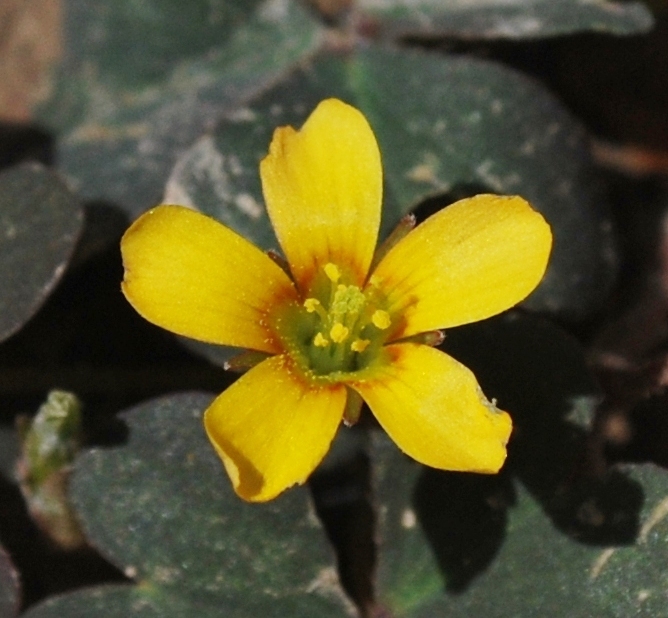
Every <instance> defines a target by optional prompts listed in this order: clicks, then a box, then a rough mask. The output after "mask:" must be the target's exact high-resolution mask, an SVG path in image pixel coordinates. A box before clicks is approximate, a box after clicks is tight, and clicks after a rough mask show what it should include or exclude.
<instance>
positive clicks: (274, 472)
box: [204, 356, 346, 502]
mask: <svg viewBox="0 0 668 618" xmlns="http://www.w3.org/2000/svg"><path fill="white" fill-rule="evenodd" d="M345 403H346V388H345V386H343V385H342V384H334V385H327V386H316V385H312V384H309V383H308V382H306V381H304V379H303V378H302V377H301V376H299V375H298V374H296V373H294V370H292V369H291V366H290V360H289V359H288V358H287V357H285V356H273V357H271V358H268V359H267V360H265V361H263V362H261V363H260V364H259V365H257V366H256V367H254V368H253V369H251V370H250V371H249V372H248V373H246V374H244V375H243V376H242V377H241V378H240V379H239V380H238V381H237V382H235V383H234V384H233V385H232V386H230V387H229V388H228V389H227V390H226V391H225V392H224V393H223V394H222V395H220V396H219V397H218V398H217V399H216V400H215V401H214V402H213V404H211V407H210V408H209V409H208V410H207V411H206V413H205V415H204V426H205V428H206V432H207V434H208V436H209V439H210V440H211V442H212V444H213V446H214V448H215V449H216V452H217V453H218V455H219V456H220V458H221V459H222V460H223V464H224V465H225V469H226V470H227V473H228V475H229V476H230V479H231V480H232V484H233V485H234V489H235V491H236V492H237V494H239V496H241V497H242V498H243V499H244V500H249V501H252V502H263V501H265V500H271V499H272V498H274V497H276V496H277V495H278V494H279V493H281V492H282V491H283V490H285V489H287V488H288V487H290V486H291V485H294V484H295V483H303V482H304V481H306V479H307V478H308V476H309V475H310V474H311V472H312V471H313V469H314V468H315V467H316V466H317V465H318V464H319V463H320V461H321V460H322V458H323V457H324V456H325V454H326V453H327V451H328V449H329V445H330V443H331V441H332V439H333V438H334V435H335V434H336V429H337V427H338V426H339V424H340V422H341V418H342V415H343V409H344V406H345Z"/></svg>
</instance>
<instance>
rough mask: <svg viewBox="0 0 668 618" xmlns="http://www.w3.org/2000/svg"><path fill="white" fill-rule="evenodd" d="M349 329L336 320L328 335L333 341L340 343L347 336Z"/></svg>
mask: <svg viewBox="0 0 668 618" xmlns="http://www.w3.org/2000/svg"><path fill="white" fill-rule="evenodd" d="M349 334H350V331H349V330H348V329H347V328H346V327H345V326H344V325H343V324H341V322H337V323H336V324H334V326H332V329H331V330H330V331H329V336H330V337H331V338H332V341H334V342H335V343H341V342H342V341H345V340H346V339H347V338H348V335H349Z"/></svg>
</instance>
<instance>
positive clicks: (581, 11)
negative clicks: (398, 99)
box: [358, 0, 653, 39]
mask: <svg viewBox="0 0 668 618" xmlns="http://www.w3.org/2000/svg"><path fill="white" fill-rule="evenodd" d="M358 7H359V10H360V12H361V13H362V14H363V15H364V16H365V17H366V18H367V19H372V20H376V21H378V22H379V26H380V27H381V28H382V29H383V30H384V31H385V32H387V33H388V34H390V35H392V36H395V37H401V36H406V35H413V36H429V37H435V36H436V37H455V38H456V37H460V38H464V39H534V38H542V37H548V36H560V35H565V34H573V33H576V32H583V31H585V32H586V31H594V32H608V33H611V34H622V35H623V34H637V33H642V32H647V31H648V30H649V29H650V28H651V27H652V25H653V19H652V15H651V13H650V12H649V10H648V9H647V8H646V7H645V6H644V5H643V4H641V3H640V2H608V1H607V0H594V1H592V0H448V1H447V2H443V1H442V0H389V1H388V0H358Z"/></svg>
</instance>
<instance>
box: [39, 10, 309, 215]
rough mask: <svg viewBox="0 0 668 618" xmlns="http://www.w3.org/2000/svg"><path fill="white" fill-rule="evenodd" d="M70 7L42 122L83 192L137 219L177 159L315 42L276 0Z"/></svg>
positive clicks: (295, 14)
mask: <svg viewBox="0 0 668 618" xmlns="http://www.w3.org/2000/svg"><path fill="white" fill-rule="evenodd" d="M67 6H68V11H67V12H66V31H67V35H66V48H67V53H66V54H65V58H66V61H65V63H64V64H63V65H62V66H61V67H60V71H59V76H58V79H57V82H56V85H55V94H54V96H53V97H52V98H51V100H50V101H48V102H47V103H46V104H45V105H43V106H42V108H41V109H40V110H39V117H40V119H41V120H42V122H44V123H45V124H46V125H48V126H49V127H50V128H52V129H53V130H54V131H56V132H57V133H58V136H59V142H58V160H59V163H60V165H61V168H62V169H63V170H64V172H65V174H66V175H67V176H68V178H69V179H70V180H71V181H72V183H73V184H74V185H75V186H76V187H77V189H78V190H79V191H80V192H81V194H82V195H83V196H84V197H85V198H86V199H104V200H107V201H112V202H115V203H117V204H118V205H120V206H122V207H123V208H124V209H125V210H127V211H128V212H129V213H130V214H131V215H133V216H136V215H137V214H139V213H140V212H142V211H143V210H145V209H147V208H148V207H150V206H153V205H154V204H155V203H156V202H158V201H159V200H160V197H161V194H162V190H163V187H164V182H165V179H166V177H167V175H168V174H169V170H170V169H171V167H172V166H173V164H174V161H175V158H176V155H177V153H178V152H179V150H181V149H183V148H184V147H186V146H188V145H190V144H191V143H192V142H193V141H194V139H195V138H196V137H198V136H199V135H201V134H202V133H203V132H204V131H205V130H206V128H207V127H208V126H209V125H211V124H213V123H214V122H215V121H217V119H218V118H219V117H220V115H221V114H222V113H223V112H224V111H226V110H229V109H231V108H232V107H234V106H235V105H237V104H238V102H239V101H240V100H242V99H243V98H245V97H247V96H249V95H250V94H251V93H254V92H257V91H258V90H260V89H262V88H263V87H266V85H267V83H269V82H271V81H272V80H275V79H276V77H277V76H278V75H280V74H281V73H282V72H284V71H285V70H286V68H287V67H290V66H292V65H293V64H294V63H295V62H297V61H298V60H300V59H302V58H303V57H304V56H305V55H308V54H310V53H312V52H313V50H314V49H315V48H316V47H318V46H319V45H320V34H321V30H320V28H319V27H318V26H317V24H316V23H315V21H314V20H313V19H312V18H311V17H310V15H309V14H308V13H307V12H306V11H305V10H304V9H302V8H301V7H300V6H299V5H298V4H297V3H293V2H284V1H283V0H265V1H264V2H259V1H258V0H254V1H253V2H242V1H228V2H224V1H223V0H214V1H209V0H198V1H196V2H191V3H187V5H184V4H183V3H182V2H177V1H176V0H170V1H164V0H151V1H148V2H134V1H131V0H124V1H123V2H113V3H108V2H102V1H100V0H97V1H95V2H90V3H83V4H82V3H80V2H75V1H73V0H71V1H70V2H69V3H68V5H67Z"/></svg>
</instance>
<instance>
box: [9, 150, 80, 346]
mask: <svg viewBox="0 0 668 618" xmlns="http://www.w3.org/2000/svg"><path fill="white" fill-rule="evenodd" d="M82 226H83V210H82V209H81V205H80V203H79V201H78V199H77V198H76V197H75V196H74V195H73V194H72V193H71V192H70V191H69V190H68V189H67V188H66V187H65V185H64V184H63V183H62V181H61V180H60V179H59V178H58V177H57V176H56V174H54V173H53V172H51V171H49V170H47V169H46V168H44V167H42V166H41V165H38V164H35V163H26V164H22V165H19V166H17V167H14V168H10V169H8V170H6V171H4V172H2V173H1V174H0V286H1V287H2V294H0V341H2V340H3V339H6V338H7V337H9V336H10V335H12V334H14V333H15V332H16V331H18V330H19V329H20V328H21V327H22V326H23V325H24V324H25V323H26V322H27V321H28V320H29V319H30V318H31V317H32V316H33V315H34V314H35V313H36V312H37V310H38V309H39V308H40V307H41V306H42V303H44V301H45V300H46V299H47V298H48V296H49V294H50V293H51V291H52V290H53V288H54V287H55V285H56V284H57V283H58V281H59V280H60V278H61V277H62V276H63V274H64V272H65V269H66V267H67V264H68V263H69V261H70V258H71V257H72V253H73V251H74V247H75V245H76V243H77V240H78V238H79V235H80V233H81V229H82ZM37 248H39V249H37Z"/></svg>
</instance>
